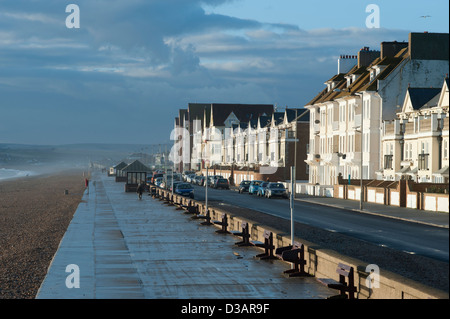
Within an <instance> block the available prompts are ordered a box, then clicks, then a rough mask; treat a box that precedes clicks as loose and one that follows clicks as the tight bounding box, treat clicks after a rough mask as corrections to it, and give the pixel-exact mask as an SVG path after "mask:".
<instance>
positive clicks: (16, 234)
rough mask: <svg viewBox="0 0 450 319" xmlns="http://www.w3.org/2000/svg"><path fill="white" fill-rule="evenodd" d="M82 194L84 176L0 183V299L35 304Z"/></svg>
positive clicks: (80, 173)
mask: <svg viewBox="0 0 450 319" xmlns="http://www.w3.org/2000/svg"><path fill="white" fill-rule="evenodd" d="M66 190H67V191H68V194H67V195H66V194H65V191H66ZM84 190H85V186H84V177H83V173H82V172H66V173H58V174H57V175H51V174H48V175H42V176H33V177H24V178H20V179H15V180H7V181H2V182H0V247H1V250H0V299H34V298H35V296H36V294H37V291H38V289H39V287H40V285H41V283H42V281H43V280H44V278H45V275H46V273H47V270H48V267H49V265H50V262H51V260H52V258H53V256H54V254H55V253H56V251H57V249H58V246H59V243H60V241H61V239H62V237H63V236H64V233H65V232H66V230H67V227H68V226H69V224H70V221H71V220H72V217H73V215H74V213H75V211H76V209H77V207H78V204H79V203H80V202H81V198H82V194H83V192H84Z"/></svg>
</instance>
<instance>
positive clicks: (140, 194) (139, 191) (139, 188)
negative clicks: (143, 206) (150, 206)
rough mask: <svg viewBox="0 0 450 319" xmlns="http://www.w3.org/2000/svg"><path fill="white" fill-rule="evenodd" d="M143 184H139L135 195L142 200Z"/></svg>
mask: <svg viewBox="0 0 450 319" xmlns="http://www.w3.org/2000/svg"><path fill="white" fill-rule="evenodd" d="M144 188H145V186H144V183H142V181H140V182H139V184H138V187H137V190H136V193H138V196H139V199H142V193H143V192H144Z"/></svg>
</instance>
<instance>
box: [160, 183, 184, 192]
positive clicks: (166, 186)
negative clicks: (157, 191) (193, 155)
mask: <svg viewBox="0 0 450 319" xmlns="http://www.w3.org/2000/svg"><path fill="white" fill-rule="evenodd" d="M180 183H183V182H180V181H173V188H174V189H175V187H176V186H177V185H178V184H180ZM161 185H164V187H162V188H165V189H167V190H169V191H172V181H168V182H167V185H166V182H162V184H161Z"/></svg>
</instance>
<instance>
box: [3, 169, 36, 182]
mask: <svg viewBox="0 0 450 319" xmlns="http://www.w3.org/2000/svg"><path fill="white" fill-rule="evenodd" d="M34 175H37V173H36V172H33V171H28V170H19V169H12V168H0V181H4V180H11V179H16V178H21V177H26V176H34Z"/></svg>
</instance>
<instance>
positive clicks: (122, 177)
mask: <svg viewBox="0 0 450 319" xmlns="http://www.w3.org/2000/svg"><path fill="white" fill-rule="evenodd" d="M127 166H128V164H127V163H125V162H121V163H119V164H117V165H116V166H114V173H115V176H116V182H126V181H127V180H126V177H127V175H126V173H124V172H123V171H122V170H123V169H124V168H125V167H127Z"/></svg>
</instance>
